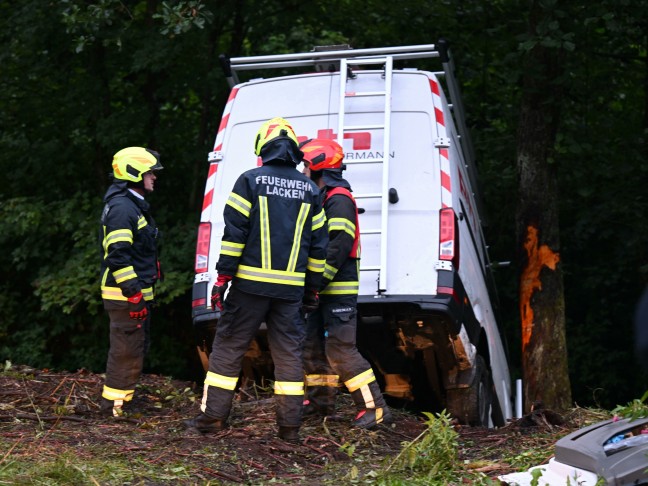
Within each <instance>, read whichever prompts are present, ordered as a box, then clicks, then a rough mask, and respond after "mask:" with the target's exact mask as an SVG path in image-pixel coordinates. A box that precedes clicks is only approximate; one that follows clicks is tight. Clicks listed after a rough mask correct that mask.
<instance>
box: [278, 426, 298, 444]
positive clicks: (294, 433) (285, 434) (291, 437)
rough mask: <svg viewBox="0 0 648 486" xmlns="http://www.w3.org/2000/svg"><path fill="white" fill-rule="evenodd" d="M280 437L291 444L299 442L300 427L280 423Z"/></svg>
mask: <svg viewBox="0 0 648 486" xmlns="http://www.w3.org/2000/svg"><path fill="white" fill-rule="evenodd" d="M279 438H280V439H281V440H285V441H286V442H290V443H291V444H299V427H294V426H293V427H290V426H287V425H280V426H279Z"/></svg>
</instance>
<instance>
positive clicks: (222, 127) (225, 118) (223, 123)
mask: <svg viewBox="0 0 648 486" xmlns="http://www.w3.org/2000/svg"><path fill="white" fill-rule="evenodd" d="M228 121H229V113H228V114H227V115H225V116H223V118H221V122H220V126H219V127H218V132H219V133H220V132H222V131H223V130H225V127H226V126H227V122H228Z"/></svg>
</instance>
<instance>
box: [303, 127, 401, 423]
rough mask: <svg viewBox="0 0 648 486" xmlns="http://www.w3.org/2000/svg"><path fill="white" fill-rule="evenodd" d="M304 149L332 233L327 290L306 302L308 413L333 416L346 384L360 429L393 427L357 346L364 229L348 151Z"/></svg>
mask: <svg viewBox="0 0 648 486" xmlns="http://www.w3.org/2000/svg"><path fill="white" fill-rule="evenodd" d="M300 148H301V150H302V151H303V152H304V166H305V169H304V173H305V174H306V175H309V176H310V178H311V179H312V180H313V181H314V182H315V183H316V184H317V185H318V187H319V188H320V189H321V190H322V192H323V201H324V202H323V204H324V211H325V213H326V219H327V224H328V233H329V245H328V251H327V255H326V265H325V268H324V279H323V281H322V285H321V287H320V289H321V290H320V291H319V295H316V294H311V295H310V296H308V297H307V298H306V299H305V300H306V301H309V302H313V303H314V305H312V306H309V305H306V306H304V311H305V312H306V341H305V344H304V369H305V372H306V387H307V400H306V401H305V406H306V408H305V413H306V414H307V415H310V414H320V415H324V416H330V417H333V416H334V415H335V396H336V393H337V388H338V381H341V382H342V383H344V385H345V386H346V387H347V389H348V390H349V392H350V393H351V397H352V398H353V401H354V403H355V405H356V408H357V410H358V414H357V415H356V417H355V419H354V421H353V423H354V425H356V426H358V427H362V428H367V429H369V428H372V427H374V426H375V425H377V424H380V423H391V422H392V414H391V412H390V411H389V409H388V408H387V405H386V403H385V399H384V397H383V395H382V393H381V391H380V387H379V386H378V382H377V381H376V377H375V376H374V372H373V370H372V369H371V366H370V365H369V363H368V362H367V360H366V359H364V358H363V357H362V355H361V354H360V352H359V351H358V349H357V347H356V323H357V321H356V318H357V311H356V305H357V300H358V285H359V282H358V280H359V264H360V228H359V225H358V208H357V206H356V203H355V200H354V198H353V196H352V195H351V186H350V185H349V183H348V182H347V181H346V180H345V179H344V178H343V177H342V171H343V170H344V166H343V164H342V160H343V158H344V153H343V151H342V147H340V145H339V144H338V143H337V142H335V141H333V140H326V139H313V140H307V141H306V142H304V143H303V144H302V145H301V147H300Z"/></svg>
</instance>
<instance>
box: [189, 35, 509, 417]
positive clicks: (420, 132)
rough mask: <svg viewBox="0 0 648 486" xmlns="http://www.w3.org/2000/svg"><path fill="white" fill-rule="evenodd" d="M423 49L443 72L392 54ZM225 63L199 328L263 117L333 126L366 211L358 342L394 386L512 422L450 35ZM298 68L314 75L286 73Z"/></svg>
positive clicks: (426, 402)
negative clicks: (228, 215) (251, 74)
mask: <svg viewBox="0 0 648 486" xmlns="http://www.w3.org/2000/svg"><path fill="white" fill-rule="evenodd" d="M422 58H437V62H438V61H439V60H440V61H441V63H440V64H441V67H442V70H441V71H439V72H430V71H419V70H417V69H412V68H408V69H396V67H395V66H394V65H395V64H396V63H398V62H399V61H402V60H406V59H407V60H411V59H422ZM221 61H222V64H223V67H224V69H225V72H226V76H227V78H228V81H229V83H230V86H231V87H232V91H231V94H230V97H229V100H228V102H227V105H226V106H225V109H224V112H223V116H222V120H221V124H220V127H219V130H218V134H217V136H216V142H215V145H214V149H213V151H212V152H211V153H210V154H209V158H208V160H209V174H208V178H207V184H206V188H205V196H204V204H203V209H202V214H201V219H200V228H199V233H198V243H197V250H196V265H195V267H196V268H195V272H196V276H195V282H194V286H193V303H192V309H193V313H192V315H193V319H194V323H195V324H196V325H197V327H199V328H201V327H202V328H204V327H209V326H212V327H213V325H215V323H216V321H217V319H218V317H219V315H218V313H216V312H214V311H213V310H212V309H211V308H210V305H209V302H210V299H209V296H210V293H211V288H212V286H213V285H214V283H215V279H216V271H215V265H216V262H217V260H218V255H219V251H220V240H221V237H222V234H223V216H222V213H223V208H224V205H225V201H226V199H227V196H228V194H229V192H230V190H231V188H232V186H233V184H234V182H235V180H236V178H237V177H238V176H239V174H240V173H241V172H243V171H245V170H247V169H250V168H253V167H255V166H257V165H258V164H259V163H260V162H259V160H257V157H256V156H255V155H254V152H253V140H254V137H255V134H256V132H257V130H258V128H259V126H260V125H261V124H262V123H263V122H264V121H266V120H268V119H270V118H273V117H276V116H280V117H284V118H286V119H287V120H289V121H290V122H291V124H292V126H293V127H294V129H295V131H296V132H297V134H298V135H299V136H300V137H301V139H304V140H305V139H308V138H316V137H318V138H334V139H336V140H337V141H338V142H339V143H340V144H341V145H342V146H343V148H344V151H345V163H346V171H345V172H344V176H345V178H346V179H347V180H348V181H349V182H350V183H351V186H352V188H353V194H354V196H355V198H356V200H357V201H358V206H359V208H360V212H361V214H360V229H361V245H362V259H361V266H360V269H361V272H360V294H359V298H358V313H359V317H360V318H359V323H358V347H359V349H360V351H361V352H362V353H363V355H365V357H366V358H367V359H369V360H370V361H371V363H372V365H373V367H374V371H375V372H376V375H377V377H378V380H379V382H380V384H381V386H382V389H383V392H384V393H385V395H387V396H388V397H389V396H391V397H394V401H396V400H401V401H402V400H405V401H414V402H416V403H418V404H419V406H421V407H423V409H425V410H432V411H437V412H438V411H441V410H443V409H446V410H447V411H448V412H449V413H450V414H451V415H453V416H455V417H456V418H458V419H459V420H460V421H461V422H462V423H468V424H475V425H493V424H494V425H503V424H504V423H505V421H506V420H507V419H508V418H510V417H511V415H512V413H511V410H512V404H511V396H510V375H509V369H508V364H507V359H506V354H505V350H504V347H503V345H502V340H501V338H500V334H499V332H498V328H497V323H496V319H495V315H494V312H493V306H492V304H491V298H490V295H489V287H490V282H491V276H490V264H489V260H488V255H487V251H486V245H485V242H484V236H483V232H482V227H481V220H480V209H479V199H478V197H477V196H476V193H477V191H476V167H475V165H474V157H473V155H472V148H471V144H470V139H469V136H468V132H467V130H466V126H465V121H464V117H463V111H462V107H461V100H460V98H459V90H458V88H457V83H456V81H455V78H454V73H453V70H454V67H453V64H452V61H451V59H450V57H449V53H448V50H447V46H446V44H445V43H444V42H443V41H441V42H440V43H438V44H436V45H417V46H405V47H387V48H376V49H350V48H348V46H332V47H329V48H316V49H315V50H314V51H312V52H307V53H299V54H283V55H271V56H255V57H241V58H232V59H227V58H225V57H224V56H221ZM293 68H300V69H301V71H302V73H300V74H294V75H285V73H286V72H288V71H289V70H290V69H293ZM304 68H306V69H308V70H309V71H310V72H306V73H304V70H305V69H304ZM271 69H273V70H280V73H281V74H282V75H281V76H278V77H271V78H267V79H263V78H260V79H252V80H249V81H247V82H243V83H241V82H239V78H238V73H239V72H241V71H245V70H256V71H258V70H271ZM267 72H268V71H264V73H267ZM273 72H275V73H276V71H273ZM442 83H443V84H442ZM444 87H447V89H448V96H449V98H447V97H446V94H445V93H444ZM298 169H300V167H298ZM206 325H207V326H206ZM209 346H210V342H209V338H206V339H205V340H204V341H203V342H202V343H199V350H200V351H202V354H203V359H204V358H205V355H206V353H208V351H209ZM260 347H261V348H262V347H263V346H260ZM260 347H259V346H257V347H256V350H257V353H256V356H260V355H261V354H263V353H262V352H259V349H260ZM203 363H204V361H203Z"/></svg>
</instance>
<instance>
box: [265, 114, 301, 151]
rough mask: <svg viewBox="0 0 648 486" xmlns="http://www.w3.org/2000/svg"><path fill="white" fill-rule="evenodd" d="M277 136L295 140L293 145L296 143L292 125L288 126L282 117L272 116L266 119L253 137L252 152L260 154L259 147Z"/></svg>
mask: <svg viewBox="0 0 648 486" xmlns="http://www.w3.org/2000/svg"><path fill="white" fill-rule="evenodd" d="M279 137H288V138H289V139H290V140H292V141H293V142H295V145H298V144H299V142H298V141H297V135H295V131H294V130H293V127H292V126H290V123H288V121H287V120H285V119H283V118H279V117H277V118H273V119H272V120H268V121H267V122H265V123H264V124H263V125H261V128H259V131H258V132H257V136H256V138H255V139H254V153H255V154H256V155H261V149H262V148H263V146H264V145H265V144H266V143H268V142H269V141H270V140H274V139H275V138H279Z"/></svg>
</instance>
